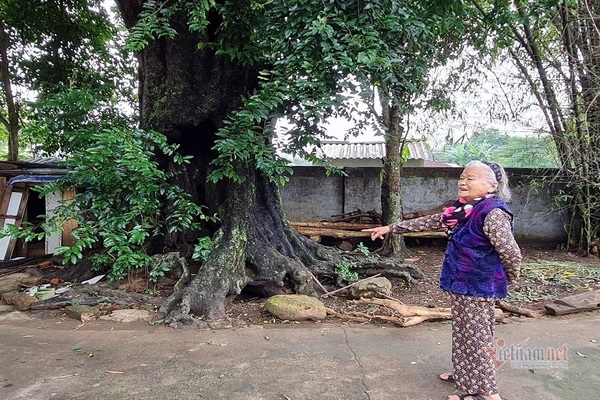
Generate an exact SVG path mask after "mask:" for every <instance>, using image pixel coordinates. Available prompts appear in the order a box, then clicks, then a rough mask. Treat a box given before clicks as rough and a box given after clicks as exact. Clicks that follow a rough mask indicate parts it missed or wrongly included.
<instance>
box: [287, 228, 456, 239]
mask: <svg viewBox="0 0 600 400" xmlns="http://www.w3.org/2000/svg"><path fill="white" fill-rule="evenodd" d="M374 226H379V225H374ZM374 226H371V227H374ZM292 227H293V228H294V229H296V230H297V231H298V232H299V233H300V234H301V235H304V236H306V237H309V238H321V237H323V236H326V237H332V238H336V239H342V240H345V239H351V238H370V237H371V232H361V231H360V230H354V229H353V230H347V229H333V228H317V227H307V226H295V225H294V224H292ZM364 229H368V228H364ZM402 235H403V236H406V237H417V238H440V239H444V238H447V237H448V235H447V234H446V232H443V231H424V232H406V233H403V234H402Z"/></svg>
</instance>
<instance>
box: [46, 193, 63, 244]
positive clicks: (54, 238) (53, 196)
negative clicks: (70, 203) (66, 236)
mask: <svg viewBox="0 0 600 400" xmlns="http://www.w3.org/2000/svg"><path fill="white" fill-rule="evenodd" d="M61 200H62V194H61V193H60V192H59V191H57V192H54V193H48V194H47V195H46V198H45V202H46V215H47V216H48V217H51V216H52V215H53V214H54V210H55V209H56V207H58V206H59V204H60V201H61ZM60 246H62V232H53V233H51V234H46V240H45V242H44V252H45V254H54V252H55V251H56V249H57V248H58V247H60Z"/></svg>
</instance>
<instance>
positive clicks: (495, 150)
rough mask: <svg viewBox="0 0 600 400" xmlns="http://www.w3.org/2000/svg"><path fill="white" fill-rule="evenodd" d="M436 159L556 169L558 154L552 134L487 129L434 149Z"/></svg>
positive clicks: (460, 162) (461, 162)
mask: <svg viewBox="0 0 600 400" xmlns="http://www.w3.org/2000/svg"><path fill="white" fill-rule="evenodd" d="M434 155H435V158H436V160H438V161H444V162H451V163H455V164H458V165H462V166H464V165H466V164H467V163H468V162H469V161H473V160H483V161H495V162H499V163H501V164H502V165H503V166H505V167H511V168H556V167H558V155H557V154H556V148H555V146H554V143H553V142H552V141H551V138H550V137H547V138H536V137H521V136H509V135H506V134H501V133H500V132H498V131H497V130H495V129H485V130H483V131H481V132H476V133H475V134H474V135H473V136H471V137H469V138H466V137H463V138H461V140H459V141H457V142H454V143H451V144H448V145H447V146H444V147H443V148H442V149H438V150H434Z"/></svg>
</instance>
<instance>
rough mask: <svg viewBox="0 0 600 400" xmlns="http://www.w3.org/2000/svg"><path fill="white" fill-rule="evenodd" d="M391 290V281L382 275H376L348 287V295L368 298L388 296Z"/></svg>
mask: <svg viewBox="0 0 600 400" xmlns="http://www.w3.org/2000/svg"><path fill="white" fill-rule="evenodd" d="M391 292H392V282H390V280H389V279H387V278H384V277H377V278H373V279H369V280H365V281H361V282H358V283H357V284H356V285H354V286H352V287H351V288H350V291H349V293H348V297H349V298H351V299H360V298H361V297H364V298H367V299H370V298H372V297H385V296H389V295H390V293H391Z"/></svg>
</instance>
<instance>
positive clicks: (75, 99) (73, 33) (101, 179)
mask: <svg viewBox="0 0 600 400" xmlns="http://www.w3.org/2000/svg"><path fill="white" fill-rule="evenodd" d="M9 3H14V4H12V6H14V7H12V8H10V9H4V8H1V9H0V11H2V12H3V13H4V14H3V17H4V18H6V19H5V21H8V22H10V25H8V26H5V29H6V31H7V32H9V33H10V39H11V41H10V43H11V47H10V50H11V56H12V57H11V58H10V60H9V61H10V64H9V65H8V66H9V67H10V70H11V71H12V75H11V76H13V77H14V79H13V81H14V82H16V83H17V84H18V85H19V87H20V88H21V89H22V90H27V91H28V92H29V93H31V96H30V97H31V98H30V99H29V101H27V102H24V101H23V103H22V107H21V113H22V114H21V115H22V116H24V115H25V114H24V110H25V109H26V110H27V114H26V115H27V118H21V124H22V132H21V134H22V135H24V137H26V138H28V140H29V142H30V143H31V145H32V148H33V149H34V150H35V152H36V154H38V155H41V156H59V157H62V158H64V160H65V161H64V162H63V164H64V165H65V166H66V167H67V173H66V175H65V176H63V177H61V178H60V179H59V180H58V181H56V182H53V183H50V184H47V185H44V186H43V187H40V188H39V192H40V196H43V195H45V194H48V193H52V192H55V191H60V190H62V189H65V188H75V189H76V195H75V197H74V198H72V199H69V200H68V201H66V202H63V203H62V204H61V205H60V206H59V207H58V208H56V209H55V210H54V211H53V213H52V215H49V216H46V217H47V218H46V219H45V220H44V222H43V223H42V224H41V225H40V226H33V225H31V224H28V223H24V224H23V226H22V227H21V228H16V227H14V226H7V227H6V230H5V232H4V233H3V234H10V235H12V236H14V237H22V238H25V239H27V240H40V239H42V238H43V237H44V236H45V235H47V234H49V233H52V232H56V231H58V230H61V229H62V226H63V223H65V222H66V221H69V220H74V221H76V222H77V227H76V228H75V229H74V230H73V231H72V235H73V237H74V239H75V243H74V245H73V246H71V247H62V248H59V249H58V251H57V255H60V256H63V257H64V259H65V260H66V261H67V262H73V263H74V262H77V261H78V260H80V259H81V258H82V257H84V256H86V255H87V254H88V252H89V251H92V254H91V256H90V259H91V260H92V262H93V264H94V266H95V267H96V268H98V269H99V270H102V271H108V274H109V277H110V278H111V279H120V278H123V277H124V276H126V275H127V274H128V273H129V272H130V271H132V270H136V269H141V268H148V267H150V266H151V264H152V259H151V257H150V255H149V254H148V252H147V250H148V246H149V245H150V243H151V239H153V238H156V237H166V238H168V236H169V235H170V234H171V233H173V232H180V231H183V230H188V229H193V230H199V229H200V228H201V225H200V223H201V222H202V221H204V220H214V218H215V217H214V216H212V217H207V216H205V215H204V213H203V208H202V207H201V206H199V205H196V204H194V203H193V202H192V201H191V199H190V196H189V194H187V193H185V192H183V190H182V189H180V188H178V187H176V186H174V185H171V184H169V183H168V180H169V178H170V177H171V176H172V174H173V173H167V172H165V171H163V170H162V169H161V168H159V165H158V163H157V161H156V159H155V156H156V155H157V154H161V155H166V156H169V157H172V158H173V159H174V162H175V163H176V164H179V165H181V164H184V163H187V162H189V160H188V158H187V157H184V156H181V155H179V154H178V153H177V149H178V145H176V144H168V143H167V142H166V138H165V137H164V136H163V135H162V134H159V133H157V132H147V131H142V130H139V129H137V128H135V126H136V124H137V122H136V121H137V118H136V116H135V115H133V116H132V115H131V104H133V100H134V93H135V90H134V89H135V86H136V85H135V79H134V78H133V77H134V70H133V67H134V66H135V63H134V62H133V60H132V57H131V55H130V54H128V53H126V52H125V51H123V50H122V48H121V47H122V45H123V43H120V42H119V40H121V39H120V38H121V36H122V35H119V32H120V30H119V29H120V28H119V26H118V25H115V24H114V23H113V22H111V21H109V19H108V15H107V14H106V13H105V12H103V11H102V9H101V8H95V6H98V5H99V3H98V4H95V3H94V2H88V1H66V2H65V1H63V2H53V1H50V2H43V3H40V2H37V1H19V2H16V1H15V2H9ZM3 4H4V3H3ZM31 15H35V16H36V18H29V17H30V16H31ZM121 29H122V28H121ZM19 54H20V55H24V57H22V58H18V57H16V56H17V55H19ZM53 57H54V58H53ZM33 95H35V96H33ZM167 209H168V210H169V211H168V212H166V210H167ZM149 272H150V279H155V278H156V277H158V276H160V274H161V273H163V271H149Z"/></svg>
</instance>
